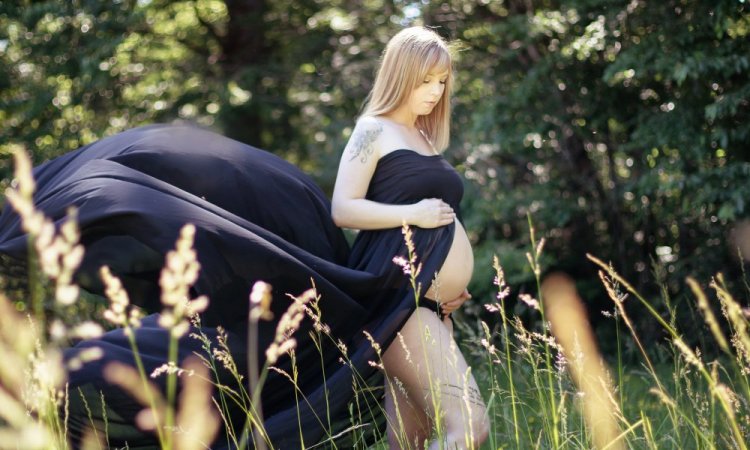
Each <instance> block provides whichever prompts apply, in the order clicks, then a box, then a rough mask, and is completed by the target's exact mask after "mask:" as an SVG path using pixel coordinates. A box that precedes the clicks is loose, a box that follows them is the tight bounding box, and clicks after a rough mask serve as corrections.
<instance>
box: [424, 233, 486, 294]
mask: <svg viewBox="0 0 750 450" xmlns="http://www.w3.org/2000/svg"><path fill="white" fill-rule="evenodd" d="M473 271H474V253H473V252H472V250H471V244H470V243H469V237H468V236H466V230H465V229H464V227H463V225H461V222H459V221H458V219H456V228H455V232H454V235H453V242H452V243H451V248H450V250H448V256H446V257H445V261H444V262H443V265H442V267H440V270H439V271H438V273H437V276H436V277H435V280H434V281H433V282H432V285H430V288H429V289H428V290H427V292H426V293H425V297H427V298H429V299H432V300H436V301H438V302H447V301H450V300H453V299H455V298H457V297H458V296H459V295H461V293H462V292H463V291H464V289H466V287H467V286H468V285H469V281H470V280H471V274H472V272H473Z"/></svg>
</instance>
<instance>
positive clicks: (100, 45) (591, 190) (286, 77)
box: [0, 0, 750, 349]
mask: <svg viewBox="0 0 750 450" xmlns="http://www.w3.org/2000/svg"><path fill="white" fill-rule="evenodd" d="M412 24H424V25H427V26H430V27H434V28H435V29H436V31H437V32H438V33H440V34H441V35H443V36H444V37H445V38H447V39H448V40H450V41H452V42H453V43H454V44H455V46H456V49H457V53H456V56H457V57H456V68H455V71H456V76H457V88H456V92H455V95H454V99H453V100H454V105H455V108H454V116H453V119H454V121H453V130H452V144H451V146H450V148H449V150H448V152H447V157H448V159H449V160H451V161H452V162H453V163H454V164H455V165H456V167H457V168H458V169H459V170H460V171H461V173H462V174H463V175H464V176H465V179H466V186H467V195H466V196H465V200H464V203H463V209H464V210H463V215H464V222H465V225H466V228H467V229H468V230H469V231H470V238H471V239H472V241H473V243H474V244H475V249H476V257H477V270H476V274H475V278H474V281H473V284H472V292H473V294H474V298H475V299H476V300H478V301H477V302H474V304H472V305H468V306H467V308H465V311H464V312H465V313H466V314H467V315H468V316H469V317H471V316H472V315H479V314H482V312H481V311H482V309H481V307H480V305H479V303H480V302H482V301H489V300H490V299H491V298H492V296H493V292H494V289H495V287H494V286H493V285H492V282H491V281H492V277H493V271H492V267H491V257H492V255H493V254H497V255H498V256H499V258H500V262H501V264H502V265H503V267H504V268H505V271H506V275H507V278H508V281H509V283H510V284H511V285H512V287H514V291H515V292H516V293H518V292H523V291H528V292H531V293H532V294H533V293H534V292H535V291H534V288H533V283H532V282H533V280H534V275H533V273H531V271H530V269H529V268H528V264H527V261H526V252H528V251H529V250H530V249H529V226H528V217H529V216H530V217H531V218H532V220H533V222H534V226H535V228H536V233H537V236H538V237H539V236H544V237H545V238H546V239H547V243H546V246H545V249H544V253H543V262H544V265H545V267H547V268H559V269H563V270H566V271H567V272H569V273H571V274H573V275H574V276H576V278H577V279H578V280H579V289H581V292H582V294H583V296H584V297H585V298H586V299H587V300H588V302H589V311H590V315H591V317H592V318H593V319H594V321H595V322H596V321H597V320H598V319H597V318H598V317H601V316H600V311H601V310H611V309H612V306H611V304H610V302H609V300H607V299H606V295H605V293H604V291H603V289H601V287H600V284H599V282H598V279H597V277H596V271H595V270H594V267H593V265H592V264H590V263H589V262H588V261H587V260H586V258H585V254H586V253H592V254H594V255H596V256H598V257H600V258H602V259H604V260H608V261H611V262H612V264H613V266H614V267H615V268H616V269H617V270H618V271H620V272H621V273H622V274H623V275H624V276H625V277H626V278H627V279H628V280H630V281H631V282H632V283H633V284H634V285H636V286H637V287H638V288H639V289H641V290H642V291H644V292H646V293H648V294H649V295H650V296H651V297H652V298H656V299H657V303H658V302H659V301H660V302H661V303H662V304H663V306H664V308H663V311H664V314H665V315H666V314H667V313H666V311H668V308H667V306H668V304H669V303H671V304H672V305H673V306H674V305H677V308H676V310H678V311H685V313H684V315H683V316H678V317H672V319H673V320H675V321H678V322H679V328H681V329H683V330H687V331H691V330H693V331H696V333H688V334H690V335H691V336H693V337H694V338H696V339H697V338H698V336H700V335H701V333H700V332H699V331H700V330H698V329H697V327H699V326H701V325H700V323H702V322H703V321H700V320H695V319H694V318H693V317H692V314H691V311H692V306H691V305H692V303H693V301H692V300H691V297H690V296H689V295H688V294H687V289H686V288H685V284H684V280H685V277H686V276H688V275H693V276H695V277H697V278H698V279H699V280H701V281H702V282H707V281H708V280H709V279H710V277H711V276H712V275H713V274H715V273H716V272H718V271H722V272H724V273H725V274H727V275H728V277H729V278H730V279H734V280H735V281H736V287H737V292H736V294H738V297H740V298H744V299H747V298H748V294H749V293H750V290H747V289H745V288H743V285H744V286H747V284H743V283H742V280H743V279H744V275H743V272H742V268H741V265H740V259H739V258H738V257H737V249H736V247H733V246H732V245H731V243H730V242H729V239H728V236H729V232H730V230H731V229H732V227H733V226H735V224H737V223H739V222H740V221H742V220H743V219H744V218H746V217H747V216H748V209H749V208H750V206H748V204H747V202H748V201H750V108H749V104H748V103H749V102H750V39H749V36H748V34H749V33H750V6H748V4H747V3H746V2H745V1H743V0H700V1H695V0H693V1H690V0H665V1H661V2H646V1H643V0H569V1H552V0H471V1H469V0H421V1H404V0H356V1H344V0H326V1H323V0H294V1H288V0H273V1H272V0H192V1H165V0H119V1H101V0H75V1H64V2H60V1H57V0H49V1H30V0H21V1H13V2H9V1H0V179H2V186H0V187H4V186H6V185H7V184H8V183H9V181H10V177H11V169H12V168H11V159H10V157H9V153H10V151H11V150H12V149H13V148H15V147H16V146H19V145H20V146H24V147H25V148H26V149H27V150H28V151H29V152H30V153H31V154H32V156H33V158H34V160H35V162H36V163H39V162H42V161H44V160H46V159H49V158H52V157H54V156H56V155H60V154H62V153H65V152H67V151H70V150H72V149H75V148H78V147H80V146H82V145H85V144H87V143H90V142H92V141H94V140H96V139H98V138H100V137H103V136H106V135H111V134H114V133H117V132H119V131H122V130H124V129H127V128H132V127H135V126H138V125H143V124H149V123H154V122H165V121H166V122H168V121H174V120H183V121H190V122H195V123H198V124H201V125H203V126H207V127H210V128H213V129H215V130H217V131H219V132H221V133H223V134H225V135H227V136H230V137H233V138H235V139H238V140H241V141H243V142H246V143H249V144H251V145H255V146H257V147H261V148H264V149H267V150H270V151H272V152H275V153H277V154H280V155H282V156H284V157H285V158H287V159H289V160H291V161H293V162H295V163H296V164H298V165H300V166H301V167H303V168H304V169H305V170H306V171H307V172H308V173H310V174H312V175H313V176H314V177H315V178H316V180H317V181H318V182H319V183H320V185H321V186H323V188H324V189H326V190H327V191H328V192H329V193H330V190H331V188H332V185H333V180H334V176H335V170H336V166H337V161H338V157H339V154H340V152H341V150H342V148H343V147H344V144H345V142H346V139H347V137H348V135H349V133H350V132H351V129H352V126H353V123H354V120H355V118H356V116H357V113H358V111H359V108H360V106H361V104H362V101H363V99H364V98H365V95H366V94H367V92H368V90H369V88H370V85H371V82H372V79H373V74H374V70H375V67H376V65H377V60H378V57H379V55H380V52H381V51H382V49H383V47H384V45H385V43H386V42H387V40H388V39H389V38H390V36H392V35H393V34H394V33H396V32H397V31H398V30H399V29H400V28H402V27H403V26H407V25H412ZM197 176H200V175H199V174H197ZM237 195H242V193H239V192H238V193H237ZM659 299H660V300H659ZM682 306H684V308H683V307H682ZM629 307H631V308H633V309H634V314H633V315H632V316H633V318H634V320H635V321H636V323H637V326H638V327H640V329H641V333H642V335H643V336H644V337H645V339H646V340H648V339H658V338H659V333H660V332H659V331H656V327H655V325H654V326H652V325H649V323H650V322H652V320H651V319H647V318H646V317H645V315H639V314H638V306H637V305H636V304H635V303H634V302H630V304H629ZM517 308H520V307H517ZM519 311H520V309H519ZM519 311H516V312H519ZM639 319H640V320H639ZM608 327H609V325H607V326H601V327H599V328H600V329H599V333H600V335H601V336H602V337H605V338H606V336H607V334H608V332H609V331H608ZM649 330H653V331H652V332H651V333H650V332H649ZM604 347H605V349H606V348H607V345H606V344H605V345H604ZM704 348H707V347H704ZM708 348H710V346H709V347H708Z"/></svg>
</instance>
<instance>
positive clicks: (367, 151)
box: [349, 124, 383, 163]
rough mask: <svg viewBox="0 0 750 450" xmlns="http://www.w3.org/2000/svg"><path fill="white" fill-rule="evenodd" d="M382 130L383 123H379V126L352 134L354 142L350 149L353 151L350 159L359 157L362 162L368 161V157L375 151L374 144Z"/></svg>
mask: <svg viewBox="0 0 750 450" xmlns="http://www.w3.org/2000/svg"><path fill="white" fill-rule="evenodd" d="M382 132H383V125H381V124H377V127H374V128H371V129H368V130H363V131H361V132H358V133H357V134H356V135H354V136H352V138H353V139H354V141H353V142H352V146H351V150H350V151H349V152H350V153H351V158H349V161H354V160H355V159H357V158H359V160H360V162H362V163H366V162H367V158H369V157H370V156H371V155H372V154H373V152H374V151H375V148H374V147H373V145H372V144H373V143H374V142H375V140H376V139H377V138H378V136H380V133H382Z"/></svg>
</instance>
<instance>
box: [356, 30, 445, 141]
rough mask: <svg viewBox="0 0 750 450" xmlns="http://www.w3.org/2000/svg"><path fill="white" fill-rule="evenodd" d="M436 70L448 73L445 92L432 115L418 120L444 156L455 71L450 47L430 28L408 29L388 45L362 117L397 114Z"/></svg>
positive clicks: (392, 39) (418, 125)
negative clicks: (428, 75)
mask: <svg viewBox="0 0 750 450" xmlns="http://www.w3.org/2000/svg"><path fill="white" fill-rule="evenodd" d="M433 69H437V71H439V72H444V71H447V72H448V78H447V79H446V80H445V90H444V91H443V95H442V97H440V100H439V101H438V103H437V105H435V107H434V108H433V109H432V112H431V113H430V114H428V115H424V116H419V117H418V118H417V123H416V126H417V128H419V129H421V130H422V131H423V132H424V133H425V134H426V135H427V138H428V139H429V140H430V141H431V142H432V145H433V146H434V147H435V148H436V149H437V150H438V151H440V152H442V151H443V150H445V148H446V147H448V142H449V140H450V116H451V105H450V95H451V91H452V86H453V69H452V63H451V52H450V49H449V47H448V44H447V43H446V42H445V41H444V40H443V39H442V38H441V37H440V36H439V35H438V34H437V33H435V32H434V31H432V30H430V29H428V28H425V27H410V28H405V29H403V30H401V31H399V32H398V33H397V34H396V35H395V36H393V37H392V38H391V40H390V41H388V45H386V47H385V50H384V51H383V55H382V57H381V59H380V66H379V68H378V71H377V75H376V76H375V83H374V84H373V87H372V90H371V91H370V93H369V94H368V95H367V100H366V102H365V105H364V107H363V109H362V115H361V116H378V115H382V114H388V113H390V112H392V111H394V110H395V109H397V108H398V107H399V106H401V105H402V104H403V103H404V102H406V101H407V100H408V99H409V96H410V95H411V93H412V91H414V89H416V88H417V86H419V84H420V83H422V81H423V80H424V78H425V76H427V74H428V73H429V72H430V71H431V70H433Z"/></svg>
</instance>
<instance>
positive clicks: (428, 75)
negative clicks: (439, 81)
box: [425, 72, 448, 78]
mask: <svg viewBox="0 0 750 450" xmlns="http://www.w3.org/2000/svg"><path fill="white" fill-rule="evenodd" d="M425 77H438V78H446V77H448V72H440V73H435V72H430V73H428V74H427V75H425Z"/></svg>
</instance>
